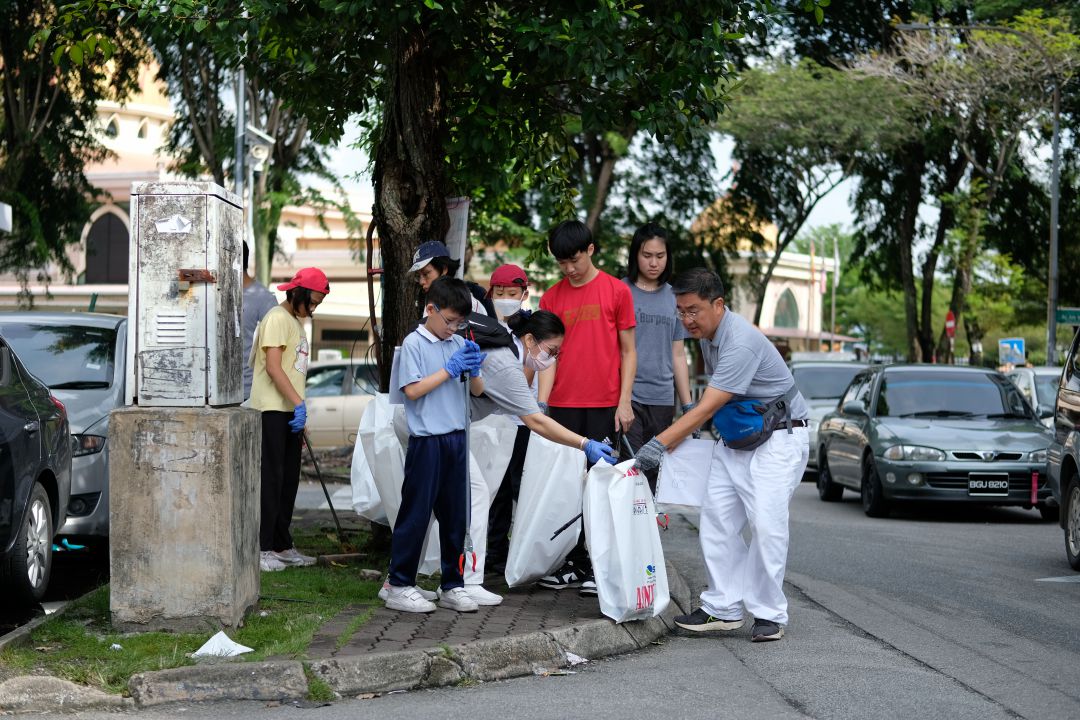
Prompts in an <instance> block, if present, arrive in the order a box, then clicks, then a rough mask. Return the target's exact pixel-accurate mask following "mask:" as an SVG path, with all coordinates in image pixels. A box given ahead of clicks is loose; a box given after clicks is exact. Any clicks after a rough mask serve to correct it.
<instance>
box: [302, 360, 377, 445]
mask: <svg viewBox="0 0 1080 720" xmlns="http://www.w3.org/2000/svg"><path fill="white" fill-rule="evenodd" d="M378 391H379V375H378V369H377V368H376V366H375V365H374V364H373V363H370V362H367V361H353V360H349V359H347V358H346V359H344V360H331V361H321V362H313V363H311V365H309V366H308V373H307V383H306V397H305V398H304V399H305V402H306V403H307V413H308V419H307V435H308V438H310V440H311V445H312V446H313V447H317V448H329V447H342V446H345V445H352V444H353V443H355V442H356V429H357V428H358V427H359V426H360V416H361V415H363V414H364V408H366V407H367V404H368V402H370V401H371V398H372V397H373V396H374V395H375V393H377V392H378Z"/></svg>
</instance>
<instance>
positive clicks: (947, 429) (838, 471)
mask: <svg viewBox="0 0 1080 720" xmlns="http://www.w3.org/2000/svg"><path fill="white" fill-rule="evenodd" d="M1051 439H1052V435H1051V433H1050V431H1049V430H1047V429H1046V427H1045V426H1043V425H1042V424H1041V423H1040V422H1039V416H1038V414H1037V413H1036V412H1035V411H1034V410H1032V408H1031V405H1029V404H1028V402H1027V400H1026V399H1025V398H1024V396H1023V394H1022V393H1021V392H1020V391H1019V390H1018V389H1017V388H1016V386H1015V385H1014V384H1013V383H1012V382H1010V381H1009V379H1008V378H1006V377H1005V376H1004V375H1002V374H1001V373H999V372H996V371H994V370H987V369H984V368H973V367H956V366H949V365H886V366H881V365H875V366H872V367H869V368H866V369H865V370H863V371H862V372H860V373H859V374H858V375H856V376H855V378H854V379H853V380H852V381H851V384H850V385H849V386H848V388H847V390H846V391H845V393H844V396H843V397H842V398H841V399H840V402H839V403H838V405H837V409H836V410H835V411H833V412H831V413H829V414H828V415H826V416H825V417H824V418H823V419H822V421H821V427H820V428H819V430H818V439H817V442H818V458H819V461H818V465H819V470H818V481H817V487H818V495H819V496H820V497H821V499H822V500H825V501H835V500H839V499H840V497H841V496H842V495H843V492H844V490H846V489H847V490H853V491H855V492H858V493H859V494H860V495H861V497H862V505H863V510H864V511H865V512H866V514H867V515H869V516H870V517H885V516H887V515H888V514H889V510H890V508H891V507H892V506H893V505H895V504H896V503H898V502H903V501H910V500H919V501H935V502H937V501H944V502H967V503H981V504H986V505H1017V506H1021V507H1025V508H1037V509H1038V510H1039V512H1040V513H1041V514H1042V515H1043V517H1044V518H1046V519H1053V518H1056V517H1057V505H1056V503H1055V502H1054V500H1053V498H1052V497H1051V494H1050V488H1049V487H1048V486H1047V484H1046V481H1047V465H1046V449H1047V447H1048V446H1049V444H1050V441H1051Z"/></svg>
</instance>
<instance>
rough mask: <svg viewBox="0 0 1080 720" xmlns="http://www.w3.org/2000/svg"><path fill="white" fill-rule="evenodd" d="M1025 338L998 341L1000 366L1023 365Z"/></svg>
mask: <svg viewBox="0 0 1080 720" xmlns="http://www.w3.org/2000/svg"><path fill="white" fill-rule="evenodd" d="M1024 349H1025V344H1024V338H1001V339H1000V340H998V364H999V365H1005V364H1007V363H1009V364H1012V365H1023V364H1024V363H1025V362H1027V358H1026V357H1025V352H1024Z"/></svg>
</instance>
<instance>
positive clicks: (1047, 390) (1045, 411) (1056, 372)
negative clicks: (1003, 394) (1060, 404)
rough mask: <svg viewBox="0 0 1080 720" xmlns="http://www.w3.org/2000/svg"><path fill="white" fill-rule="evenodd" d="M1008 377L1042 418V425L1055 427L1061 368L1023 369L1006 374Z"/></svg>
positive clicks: (1016, 369)
mask: <svg viewBox="0 0 1080 720" xmlns="http://www.w3.org/2000/svg"><path fill="white" fill-rule="evenodd" d="M1005 375H1006V376H1008V378H1009V379H1010V380H1012V381H1013V383H1014V384H1015V385H1016V387H1018V388H1020V392H1022V393H1024V396H1025V397H1026V398H1027V399H1028V402H1029V403H1031V407H1033V408H1035V410H1036V412H1038V413H1039V417H1040V418H1042V424H1043V425H1045V426H1046V427H1048V428H1052V427H1054V413H1053V408H1054V403H1056V402H1057V392H1058V384H1059V383H1060V382H1061V368H1059V367H1047V366H1042V367H1031V368H1029V367H1021V368H1015V369H1013V370H1010V371H1009V372H1007V373H1005Z"/></svg>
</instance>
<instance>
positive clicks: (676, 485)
mask: <svg viewBox="0 0 1080 720" xmlns="http://www.w3.org/2000/svg"><path fill="white" fill-rule="evenodd" d="M715 448H716V442H715V441H713V440H705V439H704V438H702V439H700V440H695V439H693V438H690V439H688V440H683V441H682V442H681V443H679V446H678V447H676V448H675V449H674V450H672V451H671V452H669V453H667V454H666V455H665V456H664V462H663V463H662V464H661V465H660V477H659V479H658V480H657V483H656V502H658V503H664V504H668V505H689V506H692V507H701V503H702V501H703V500H704V499H705V488H706V486H707V485H708V481H709V473H710V472H711V469H712V456H713V450H714V449H715Z"/></svg>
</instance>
